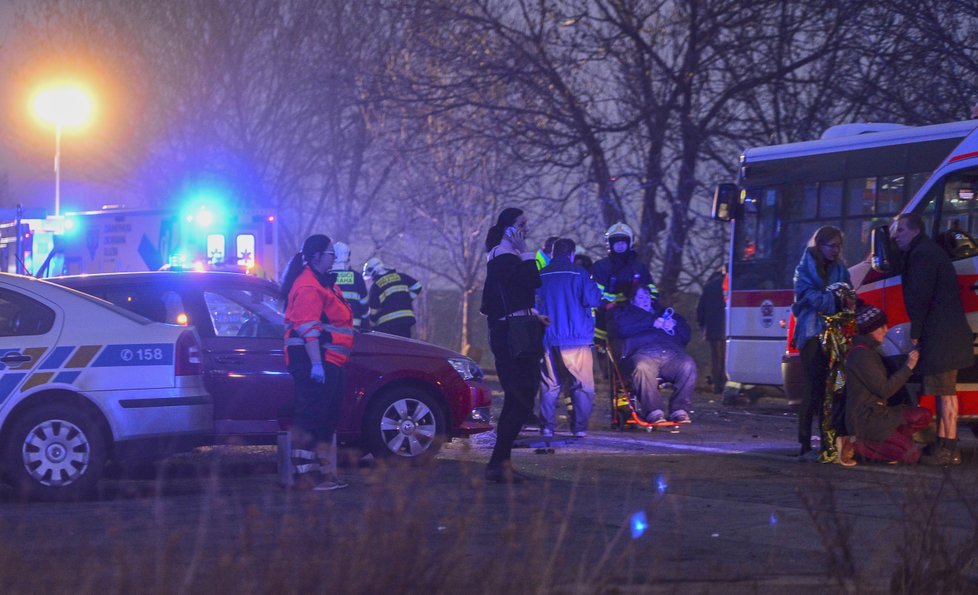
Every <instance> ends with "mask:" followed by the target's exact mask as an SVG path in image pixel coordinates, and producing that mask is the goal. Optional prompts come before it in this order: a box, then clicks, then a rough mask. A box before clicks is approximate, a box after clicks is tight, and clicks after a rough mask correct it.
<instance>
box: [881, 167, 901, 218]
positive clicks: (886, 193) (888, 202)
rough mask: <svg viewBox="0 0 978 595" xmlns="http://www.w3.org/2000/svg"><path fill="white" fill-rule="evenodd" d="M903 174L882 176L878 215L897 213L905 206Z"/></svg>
mask: <svg viewBox="0 0 978 595" xmlns="http://www.w3.org/2000/svg"><path fill="white" fill-rule="evenodd" d="M903 180H904V178H903V176H882V177H880V191H879V195H878V196H877V198H876V213H877V214H878V215H896V214H897V213H899V212H900V209H901V208H903V205H904V203H905V202H906V200H904V196H903Z"/></svg>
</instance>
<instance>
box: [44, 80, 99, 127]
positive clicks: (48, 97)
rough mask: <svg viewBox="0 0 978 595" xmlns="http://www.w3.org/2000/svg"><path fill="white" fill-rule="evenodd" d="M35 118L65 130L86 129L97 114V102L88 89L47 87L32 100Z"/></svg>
mask: <svg viewBox="0 0 978 595" xmlns="http://www.w3.org/2000/svg"><path fill="white" fill-rule="evenodd" d="M31 110H32V111H33V113H34V117H36V118H37V119H38V120H40V121H41V122H43V123H45V124H49V125H52V126H55V127H60V128H62V129H65V130H77V129H80V128H84V127H85V126H86V125H87V124H88V123H89V121H91V119H92V115H93V114H94V113H95V101H94V99H93V98H92V94H91V93H89V91H88V90H87V89H85V88H84V87H82V86H80V85H76V84H61V85H54V86H50V87H45V88H43V89H41V90H40V91H38V92H37V93H36V94H35V95H34V97H33V99H32V100H31Z"/></svg>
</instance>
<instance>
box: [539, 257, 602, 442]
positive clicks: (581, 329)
mask: <svg viewBox="0 0 978 595" xmlns="http://www.w3.org/2000/svg"><path fill="white" fill-rule="evenodd" d="M574 248H575V246H574V240H570V239H567V238H561V239H558V240H557V241H556V242H554V246H553V258H552V259H551V261H550V264H548V265H547V266H545V267H543V269H541V270H540V281H541V285H540V288H539V289H537V303H538V305H539V310H540V314H544V315H547V316H549V317H550V326H548V327H547V330H546V331H545V332H544V335H543V344H544V347H545V348H546V354H545V356H544V358H543V360H544V370H543V378H542V380H541V387H540V416H541V417H542V418H543V428H542V431H543V435H544V436H553V433H554V426H555V413H556V411H555V409H556V405H557V395H558V394H560V388H561V386H560V376H561V375H568V376H570V377H571V378H573V384H572V386H571V387H570V390H571V402H572V403H573V412H574V414H573V415H572V416H570V417H571V418H572V419H573V427H571V431H572V432H574V435H575V436H578V437H584V436H587V424H588V419H589V418H590V416H591V405H592V402H593V401H594V371H593V367H594V362H593V359H592V356H591V343H592V342H593V340H594V316H593V315H592V314H591V309H592V308H594V307H596V306H597V305H598V304H599V303H601V292H600V291H599V290H598V286H597V285H596V284H595V283H594V281H593V280H592V279H591V278H590V277H589V276H588V274H587V272H586V271H585V270H584V269H582V268H581V267H579V266H577V265H575V264H574V262H573V260H574Z"/></svg>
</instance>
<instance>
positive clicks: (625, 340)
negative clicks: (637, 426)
mask: <svg viewBox="0 0 978 595" xmlns="http://www.w3.org/2000/svg"><path fill="white" fill-rule="evenodd" d="M609 317H610V325H609V337H610V339H611V343H612V346H613V348H614V349H615V350H616V351H617V352H618V353H619V354H620V357H621V359H622V361H623V362H624V364H623V366H622V367H623V370H622V371H623V372H624V373H626V374H629V375H630V377H631V381H632V388H633V389H634V390H636V391H638V393H639V400H640V401H641V404H642V411H643V414H644V415H645V419H646V421H648V422H650V423H656V422H661V421H664V420H665V417H666V416H665V400H664V399H663V398H662V394H661V393H660V392H659V381H660V379H661V380H662V381H665V382H671V383H672V385H673V392H672V399H671V401H670V403H669V411H670V413H669V419H670V421H673V422H676V423H687V424H688V423H690V422H691V421H692V420H690V417H689V410H690V408H691V406H692V404H693V389H694V388H695V385H696V362H695V361H694V360H693V358H692V357H690V356H689V354H687V353H686V345H687V344H688V343H689V340H690V338H691V335H692V331H691V330H690V328H689V324H687V323H686V320H685V319H684V318H683V317H682V316H680V315H678V314H676V313H675V312H674V311H673V309H672V308H665V309H660V308H659V306H658V304H657V303H656V302H655V300H653V298H652V294H651V292H649V289H648V287H644V286H638V287H636V288H635V289H633V290H632V297H631V299H630V300H629V302H627V303H624V304H619V305H618V306H615V307H614V308H612V309H611V310H610V312H609Z"/></svg>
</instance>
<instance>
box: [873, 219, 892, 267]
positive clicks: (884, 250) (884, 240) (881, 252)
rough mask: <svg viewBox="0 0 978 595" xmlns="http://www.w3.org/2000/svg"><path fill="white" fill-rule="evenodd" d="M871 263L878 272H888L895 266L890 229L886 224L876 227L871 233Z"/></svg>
mask: <svg viewBox="0 0 978 595" xmlns="http://www.w3.org/2000/svg"><path fill="white" fill-rule="evenodd" d="M869 237H870V239H869V242H870V245H871V248H870V256H871V260H870V264H871V266H872V267H873V270H874V271H876V272H877V273H888V272H890V269H892V268H893V265H892V263H893V255H892V254H891V253H890V250H891V245H892V244H891V243H890V231H889V229H887V228H886V227H885V226H882V225H881V226H879V227H874V228H873V229H872V231H870V234H869Z"/></svg>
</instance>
